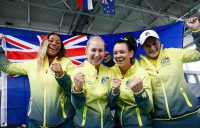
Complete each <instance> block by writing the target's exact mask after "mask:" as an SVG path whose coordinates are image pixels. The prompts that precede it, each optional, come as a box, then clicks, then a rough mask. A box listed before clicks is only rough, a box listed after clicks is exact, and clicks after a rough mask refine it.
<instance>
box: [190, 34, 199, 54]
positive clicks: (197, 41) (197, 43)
mask: <svg viewBox="0 0 200 128" xmlns="http://www.w3.org/2000/svg"><path fill="white" fill-rule="evenodd" d="M192 36H193V39H194V44H195V45H196V49H197V50H198V51H199V52H200V30H199V31H198V32H193V33H192Z"/></svg>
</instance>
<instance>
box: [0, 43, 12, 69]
mask: <svg viewBox="0 0 200 128" xmlns="http://www.w3.org/2000/svg"><path fill="white" fill-rule="evenodd" d="M10 64H11V62H10V61H8V60H7V58H6V56H5V52H4V51H3V48H2V47H0V71H4V72H5V71H6V69H7V68H8V67H9V65H10Z"/></svg>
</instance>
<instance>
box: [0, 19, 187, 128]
mask: <svg viewBox="0 0 200 128" xmlns="http://www.w3.org/2000/svg"><path fill="white" fill-rule="evenodd" d="M152 29H153V30H155V31H156V32H157V33H158V34H159V36H160V40H161V43H162V44H164V47H165V48H169V47H175V48H182V46H183V34H184V22H177V23H173V24H169V25H165V26H160V27H156V28H152ZM0 32H2V33H3V34H4V35H5V36H4V40H5V43H6V48H7V51H6V55H7V58H8V59H9V60H12V61H15V62H23V61H26V60H30V59H34V58H36V55H37V50H38V48H39V44H40V42H41V40H42V39H43V38H44V37H45V36H44V35H43V33H37V34H35V33H34V32H33V33H32V34H31V33H28V32H30V31H26V32H25V31H22V30H17V29H10V28H1V27H0ZM141 33H142V31H136V32H127V33H121V34H108V35H101V37H102V38H103V39H104V41H105V43H106V50H108V51H109V52H110V53H111V56H113V46H114V44H115V42H116V41H117V40H119V39H120V38H123V37H124V36H126V35H127V34H131V35H133V36H134V37H135V38H136V39H137V41H139V36H140V34H141ZM19 34H21V35H19ZM61 38H62V40H63V43H64V46H65V49H66V51H67V56H68V57H69V58H70V59H71V60H72V61H73V63H74V64H76V65H78V64H80V63H82V62H83V61H84V60H85V59H86V54H85V49H86V44H87V43H86V42H87V40H88V39H89V38H90V36H85V35H77V36H68V35H62V36H61ZM139 54H144V51H143V49H142V48H141V46H140V45H139V48H138V49H137V52H136V54H135V57H136V58H138V57H139ZM0 78H3V81H0V89H1V119H0V122H1V126H2V127H3V126H6V125H11V124H23V123H24V124H26V123H28V117H27V111H28V103H29V97H30V90H29V88H30V87H29V81H28V78H27V76H7V74H5V73H2V74H1V76H0ZM1 126H0V127H1Z"/></svg>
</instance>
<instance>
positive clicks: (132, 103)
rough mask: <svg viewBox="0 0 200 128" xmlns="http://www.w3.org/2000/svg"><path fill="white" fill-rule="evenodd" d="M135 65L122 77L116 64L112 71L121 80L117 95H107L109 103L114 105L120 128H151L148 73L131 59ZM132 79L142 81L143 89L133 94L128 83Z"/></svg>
mask: <svg viewBox="0 0 200 128" xmlns="http://www.w3.org/2000/svg"><path fill="white" fill-rule="evenodd" d="M132 61H134V62H135V64H134V65H133V66H132V67H131V68H130V69H129V70H128V71H127V73H126V74H125V75H124V76H123V75H122V74H121V71H120V69H119V67H118V66H117V64H115V66H113V67H112V68H113V70H114V71H115V73H116V74H117V75H116V76H117V77H118V78H121V81H122V84H121V86H120V93H119V94H118V95H116V94H113V93H112V91H110V93H109V100H110V101H109V102H110V104H112V105H116V110H115V112H116V118H117V121H116V122H117V123H120V124H118V126H120V127H124V128H126V127H151V117H150V112H151V111H152V109H153V100H152V89H151V80H150V77H149V75H148V73H147V72H146V71H145V70H144V69H143V68H142V67H140V66H139V64H138V61H137V60H136V59H133V60H132ZM134 77H139V78H140V79H142V81H143V89H142V90H141V91H140V92H138V93H133V91H132V90H131V89H130V82H131V81H132V80H133V79H134Z"/></svg>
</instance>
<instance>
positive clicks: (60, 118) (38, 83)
mask: <svg viewBox="0 0 200 128" xmlns="http://www.w3.org/2000/svg"><path fill="white" fill-rule="evenodd" d="M65 56H66V55H65V49H64V45H63V42H62V40H61V37H60V36H59V35H58V34H56V33H50V34H48V35H47V36H46V38H45V39H44V40H43V41H42V43H41V46H40V48H39V52H38V57H37V58H36V59H33V60H30V61H26V62H23V63H12V62H10V61H9V60H7V59H6V57H5V53H4V51H3V49H2V48H1V47H0V70H1V71H4V72H6V73H9V74H17V75H28V78H29V81H30V92H31V97H30V103H29V112H28V116H29V124H28V127H29V128H40V127H52V128H53V127H59V128H64V127H65V128H66V127H67V128H71V127H73V126H74V125H73V115H74V109H73V107H72V105H71V102H70V95H71V79H70V75H71V73H72V71H73V69H74V67H73V64H72V62H71V60H70V59H68V58H66V57H65Z"/></svg>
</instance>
